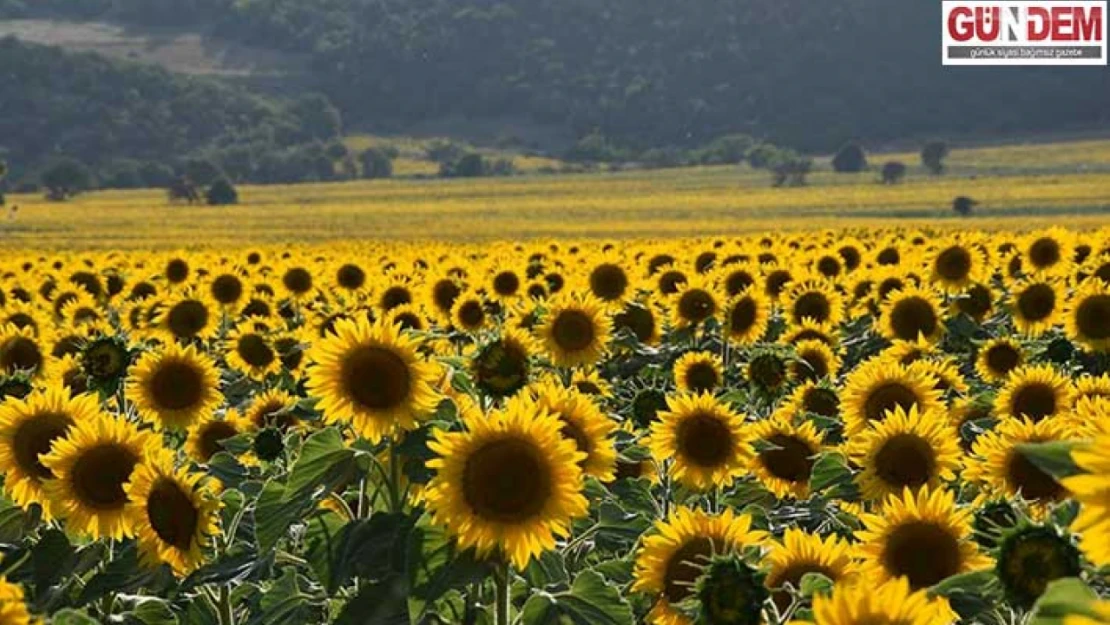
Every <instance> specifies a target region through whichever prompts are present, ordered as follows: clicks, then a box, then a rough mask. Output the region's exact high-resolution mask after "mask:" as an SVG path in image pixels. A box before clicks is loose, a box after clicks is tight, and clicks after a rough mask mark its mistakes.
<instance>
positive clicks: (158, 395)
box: [127, 343, 223, 429]
mask: <svg viewBox="0 0 1110 625" xmlns="http://www.w3.org/2000/svg"><path fill="white" fill-rule="evenodd" d="M219 383H220V375H219V370H218V369H217V368H216V365H215V363H213V362H212V360H211V359H210V358H209V357H208V356H206V355H204V354H202V353H200V352H199V351H198V350H197V349H196V348H195V347H193V346H192V345H189V346H186V347H181V346H179V345H177V344H175V343H169V344H167V345H166V346H165V347H163V348H162V349H160V350H158V351H149V352H147V353H145V354H143V355H142V356H140V357H139V359H138V361H136V362H135V364H134V365H133V366H132V367H131V371H130V375H129V377H128V380H127V399H128V400H130V401H131V402H133V403H134V404H135V407H136V408H137V409H138V411H139V415H140V416H142V418H143V419H144V420H145V421H147V422H149V423H151V424H153V425H154V426H155V427H157V428H169V429H184V428H187V427H189V426H190V425H192V424H193V423H195V422H196V421H197V420H199V419H203V418H206V417H208V416H209V415H211V414H212V411H214V410H215V409H216V407H217V406H219V405H220V402H221V401H222V400H223V395H222V394H221V393H220V391H219Z"/></svg>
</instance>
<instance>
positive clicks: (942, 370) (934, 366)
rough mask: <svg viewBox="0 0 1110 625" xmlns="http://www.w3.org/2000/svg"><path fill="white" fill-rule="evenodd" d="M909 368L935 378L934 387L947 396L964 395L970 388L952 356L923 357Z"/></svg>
mask: <svg viewBox="0 0 1110 625" xmlns="http://www.w3.org/2000/svg"><path fill="white" fill-rule="evenodd" d="M909 368H910V369H911V370H916V371H919V372H921V373H924V374H925V375H926V376H929V377H931V378H933V379H934V380H935V381H936V383H935V384H934V385H933V388H935V389H936V390H938V391H940V392H941V393H942V394H943V395H944V396H945V397H962V396H963V395H966V394H967V392H968V390H969V388H970V387H968V385H967V380H965V379H964V376H963V375H962V374H961V373H960V367H959V366H958V365H957V364H956V362H955V361H954V360H953V359H952V358H948V357H943V358H937V359H922V360H918V361H917V362H914V363H912V364H910V366H909Z"/></svg>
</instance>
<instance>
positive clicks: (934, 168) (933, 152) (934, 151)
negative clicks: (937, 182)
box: [921, 141, 948, 176]
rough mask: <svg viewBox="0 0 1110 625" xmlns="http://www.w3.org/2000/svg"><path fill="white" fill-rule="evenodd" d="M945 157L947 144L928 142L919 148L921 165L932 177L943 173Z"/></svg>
mask: <svg viewBox="0 0 1110 625" xmlns="http://www.w3.org/2000/svg"><path fill="white" fill-rule="evenodd" d="M947 156H948V144H947V143H945V142H944V141H930V142H928V143H926V144H925V147H923V148H921V164H922V165H924V166H925V169H928V170H929V173H931V174H933V175H934V176H939V175H941V174H942V173H944V159H945V157H947Z"/></svg>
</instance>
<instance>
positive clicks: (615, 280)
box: [590, 264, 628, 301]
mask: <svg viewBox="0 0 1110 625" xmlns="http://www.w3.org/2000/svg"><path fill="white" fill-rule="evenodd" d="M627 289H628V276H626V275H625V273H624V270H623V269H621V268H620V267H618V266H617V265H612V264H605V265H598V266H597V267H596V268H595V269H594V270H593V271H592V272H591V273H590V290H591V291H593V294H594V295H596V296H598V297H599V298H601V299H603V300H605V301H610V300H615V299H620V298H621V297H622V296H623V295H624V292H625V291H626V290H627Z"/></svg>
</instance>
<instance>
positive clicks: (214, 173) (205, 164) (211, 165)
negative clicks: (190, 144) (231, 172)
mask: <svg viewBox="0 0 1110 625" xmlns="http://www.w3.org/2000/svg"><path fill="white" fill-rule="evenodd" d="M185 175H186V176H188V177H189V180H192V181H193V182H195V183H196V184H199V185H201V186H208V185H210V184H212V183H214V182H216V181H217V180H219V179H221V178H227V174H225V173H224V170H223V168H222V167H220V166H219V165H217V164H216V163H215V162H214V161H212V160H211V159H208V158H191V159H189V160H187V161H185Z"/></svg>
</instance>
